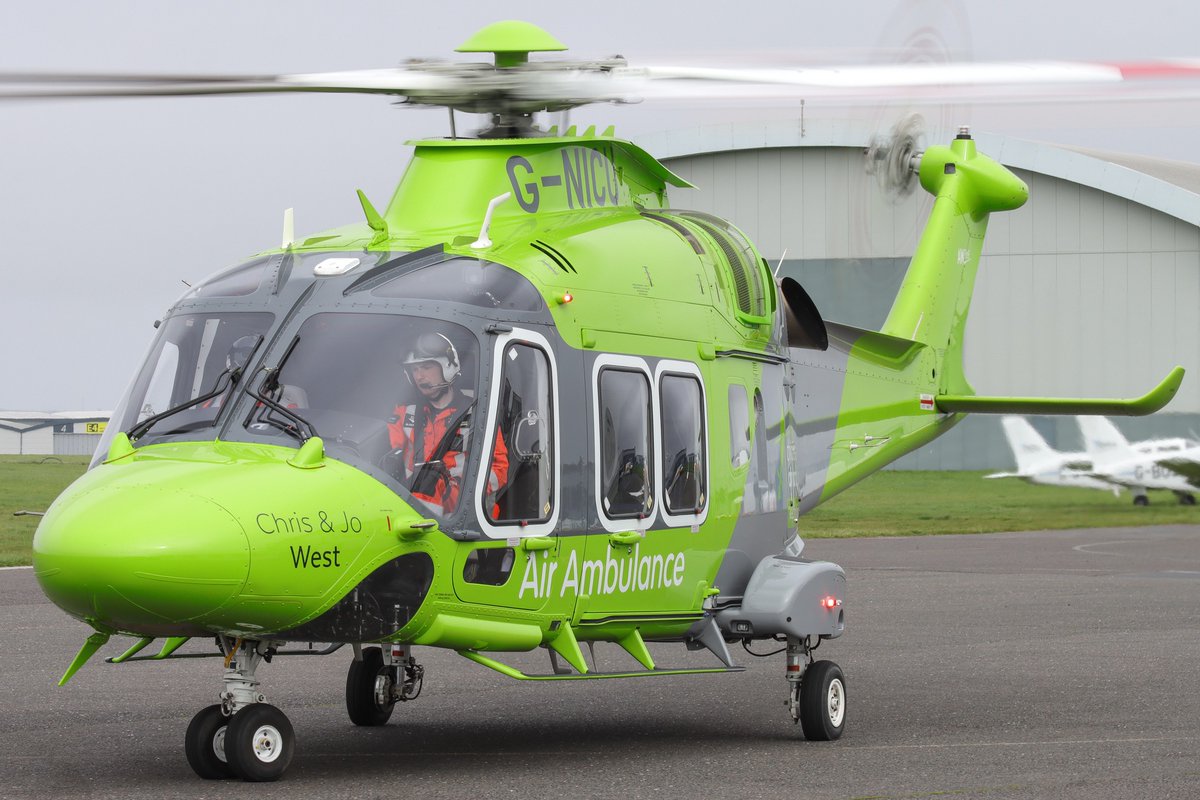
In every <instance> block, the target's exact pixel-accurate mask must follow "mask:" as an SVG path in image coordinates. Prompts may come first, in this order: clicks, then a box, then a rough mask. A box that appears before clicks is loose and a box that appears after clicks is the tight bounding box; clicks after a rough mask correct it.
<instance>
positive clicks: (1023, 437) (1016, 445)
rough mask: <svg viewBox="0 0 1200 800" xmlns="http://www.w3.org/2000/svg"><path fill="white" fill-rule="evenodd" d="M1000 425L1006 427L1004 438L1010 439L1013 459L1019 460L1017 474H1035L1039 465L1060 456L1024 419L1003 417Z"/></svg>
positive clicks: (1009, 444) (1009, 443)
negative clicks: (1035, 469)
mask: <svg viewBox="0 0 1200 800" xmlns="http://www.w3.org/2000/svg"><path fill="white" fill-rule="evenodd" d="M1000 424H1001V425H1003V426H1004V436H1005V438H1006V439H1008V446H1009V448H1010V449H1011V450H1012V452H1013V457H1014V458H1016V459H1017V472H1020V473H1028V472H1033V471H1034V468H1035V467H1036V466H1037V465H1039V464H1044V463H1046V462H1047V461H1049V460H1050V459H1052V458H1053V457H1054V456H1056V455H1058V451H1056V450H1055V449H1054V448H1052V447H1051V446H1050V445H1048V444H1046V440H1045V439H1043V438H1042V435H1041V434H1040V433H1038V432H1037V431H1036V430H1035V429H1034V427H1033V426H1032V425H1030V424H1029V420H1027V419H1025V418H1024V417H1002V418H1001V419H1000Z"/></svg>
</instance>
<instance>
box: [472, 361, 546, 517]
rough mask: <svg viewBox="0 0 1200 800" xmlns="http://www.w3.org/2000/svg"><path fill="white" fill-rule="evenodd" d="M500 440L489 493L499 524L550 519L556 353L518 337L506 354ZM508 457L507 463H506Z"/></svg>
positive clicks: (486, 499) (490, 510)
mask: <svg viewBox="0 0 1200 800" xmlns="http://www.w3.org/2000/svg"><path fill="white" fill-rule="evenodd" d="M501 361H502V364H503V366H502V367H501V370H502V372H501V376H500V385H499V388H498V392H499V403H498V406H497V413H496V426H495V429H494V430H493V436H494V437H495V441H497V442H499V444H498V445H497V446H494V447H493V449H492V457H491V461H490V463H489V467H488V474H487V479H488V483H487V486H486V489H485V491H484V494H483V504H484V513H485V514H486V515H487V518H488V520H489V521H490V522H492V523H494V524H497V525H513V524H524V523H529V522H545V521H547V520H549V519H550V515H551V514H552V513H553V511H554V437H553V432H554V417H553V413H554V412H553V408H554V399H553V396H552V392H553V386H552V384H551V379H550V359H549V358H548V356H547V355H546V353H545V351H543V350H542V349H541V348H540V347H537V346H535V345H533V344H529V343H526V342H520V341H516V342H512V343H510V344H509V345H508V346H507V347H506V348H505V349H504V354H503V355H502V356H501ZM501 461H503V463H501Z"/></svg>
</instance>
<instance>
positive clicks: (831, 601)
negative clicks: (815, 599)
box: [821, 594, 842, 609]
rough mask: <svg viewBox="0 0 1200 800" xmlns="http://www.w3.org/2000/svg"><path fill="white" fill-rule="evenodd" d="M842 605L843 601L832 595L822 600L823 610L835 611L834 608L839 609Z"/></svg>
mask: <svg viewBox="0 0 1200 800" xmlns="http://www.w3.org/2000/svg"><path fill="white" fill-rule="evenodd" d="M841 604H842V601H841V600H838V599H837V598H836V597H834V596H833V595H831V594H827V595H825V597H824V598H823V599H822V600H821V607H822V608H829V609H833V608H837V607H838V606H840V605H841Z"/></svg>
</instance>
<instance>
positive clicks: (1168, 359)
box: [640, 121, 1200, 469]
mask: <svg viewBox="0 0 1200 800" xmlns="http://www.w3.org/2000/svg"><path fill="white" fill-rule="evenodd" d="M870 136H871V132H870V131H868V130H867V129H866V128H865V126H864V127H857V126H856V125H855V124H852V123H844V124H836V123H830V122H826V123H824V124H814V123H813V122H809V123H807V124H802V123H800V122H799V121H777V122H765V123H735V124H726V125H719V126H712V127H705V128H697V129H691V130H682V131H675V132H668V133H662V134H657V135H655V136H651V137H644V138H641V139H640V141H641V143H642V144H643V145H644V146H646V149H647V150H649V151H650V152H651V153H654V154H655V156H657V157H658V158H660V159H662V160H663V161H664V163H665V164H666V165H667V166H668V167H670V168H671V169H672V170H674V171H675V172H676V173H678V174H679V175H680V176H682V177H683V178H685V179H687V180H688V181H690V182H691V183H693V184H695V185H696V187H697V188H696V189H688V190H680V189H676V190H674V191H673V192H672V198H671V201H672V204H673V205H675V206H676V207H679V208H692V209H697V210H700V211H707V212H710V213H713V214H717V215H719V216H722V217H724V218H726V219H729V220H730V221H732V222H733V223H734V224H736V225H738V226H739V227H740V228H741V229H742V230H743V231H744V232H745V233H746V234H747V235H749V236H750V238H751V239H752V240H753V241H754V242H755V243H756V244H757V245H758V247H759V249H760V251H761V253H762V255H763V256H764V257H765V258H767V259H768V261H770V262H771V264H772V265H776V264H779V265H780V272H779V274H780V277H783V276H785V275H790V276H791V277H793V278H795V279H796V280H798V281H799V282H800V283H801V285H803V286H804V288H805V289H806V290H807V291H808V293H809V295H810V296H811V297H812V299H813V301H814V302H815V303H816V305H817V308H818V309H820V311H821V314H822V316H824V317H825V318H826V319H832V320H837V321H838V322H844V323H847V324H850V325H856V326H858V327H863V328H870V329H872V330H878V328H879V326H880V325H881V323H882V322H883V320H884V318H885V316H886V315H887V312H888V309H889V308H890V307H891V302H892V299H893V298H894V297H895V294H896V290H897V289H898V288H899V285H900V280H901V278H902V277H903V274H904V271H905V269H906V268H907V266H908V262H909V259H910V258H911V256H912V253H913V251H914V249H915V247H916V244H917V240H918V237H919V235H920V230H921V227H922V226H923V225H924V222H925V219H926V218H927V216H928V213H929V209H930V206H931V205H932V199H931V198H930V196H929V195H928V194H927V193H926V192H924V191H923V190H922V189H921V188H920V186H919V185H917V186H916V190H915V191H914V192H912V193H911V194H909V195H908V196H906V197H902V198H893V199H889V198H888V197H887V196H886V195H885V193H884V192H883V191H882V190H881V187H880V184H879V182H878V181H877V179H876V178H875V177H874V176H872V175H869V174H867V173H866V169H865V165H866V159H865V157H864V148H865V147H866V145H867V144H868V142H869V141H870ZM945 138H946V141H947V142H948V141H949V139H950V138H952V134H951V135H949V136H946V137H945ZM975 139H976V142H977V145H978V147H979V150H980V151H981V152H983V153H986V154H988V155H989V156H991V157H992V158H995V159H996V160H998V161H1000V162H1001V163H1002V164H1004V165H1005V166H1007V167H1009V168H1010V169H1012V170H1013V171H1014V172H1016V174H1017V175H1019V176H1020V177H1021V178H1022V179H1023V180H1024V181H1025V182H1026V183H1027V184H1028V185H1029V189H1030V199H1029V202H1028V203H1026V204H1025V206H1024V207H1022V208H1020V209H1018V210H1016V211H1011V212H1006V213H1002V214H994V215H993V216H992V218H991V222H990V224H989V230H988V235H987V239H986V240H985V243H984V248H983V258H982V261H981V264H980V269H979V276H978V279H977V282H976V290H975V295H974V300H973V302H972V306H971V313H970V317H969V318H968V324H967V335H966V371H967V376H968V378H969V379H970V380H971V382H972V384H973V385H974V386H975V389H976V391H977V392H979V393H980V394H998V395H1040V396H1082V397H1137V396H1140V395H1142V394H1144V393H1145V392H1147V391H1148V390H1149V389H1150V388H1152V387H1153V386H1155V385H1156V384H1157V383H1158V382H1159V381H1160V380H1161V379H1162V378H1163V377H1164V376H1166V374H1167V373H1168V372H1169V371H1170V370H1171V368H1172V367H1174V366H1176V365H1182V366H1183V367H1184V368H1186V369H1187V370H1188V375H1187V376H1186V377H1185V378H1184V382H1183V386H1182V388H1181V390H1180V392H1179V394H1178V395H1177V396H1176V398H1175V399H1174V400H1173V401H1172V402H1171V404H1170V405H1169V406H1167V408H1166V409H1165V410H1164V411H1162V412H1159V413H1158V414H1155V415H1153V416H1150V417H1136V418H1118V419H1116V420H1115V421H1116V423H1117V425H1118V427H1120V428H1121V429H1122V430H1123V431H1124V432H1125V433H1126V435H1127V436H1128V437H1129V438H1130V439H1131V440H1138V439H1144V438H1150V437H1152V436H1187V435H1189V431H1200V227H1198V226H1200V165H1194V164H1182V163H1175V162H1167V161H1160V160H1156V159H1149V158H1140V157H1128V156H1116V155H1111V154H1099V153H1091V152H1081V151H1072V150H1066V149H1063V148H1060V147H1057V146H1052V145H1046V144H1038V143H1033V142H1028V141H1022V140H1017V139H1012V138H1005V137H998V136H989V135H986V134H975ZM933 141H934V142H937V141H940V140H938V139H934V140H933ZM780 262H782V263H781V264H780ZM1033 422H1034V424H1035V425H1036V426H1037V427H1038V428H1039V429H1040V430H1041V431H1042V432H1043V433H1044V434H1045V435H1046V438H1047V441H1048V442H1049V443H1050V444H1051V445H1052V446H1055V447H1057V448H1059V449H1064V450H1078V449H1081V448H1082V443H1081V441H1080V437H1079V432H1078V428H1077V426H1076V424H1075V421H1074V419H1073V418H1070V417H1042V418H1034V419H1033ZM1012 464H1013V459H1012V455H1011V454H1010V452H1009V450H1008V447H1007V445H1006V443H1005V440H1004V436H1003V433H1002V429H1001V427H1000V424H999V421H998V418H997V417H996V416H994V415H973V416H971V417H969V418H968V419H967V420H966V421H964V422H963V423H962V424H960V425H959V426H958V427H957V428H955V429H954V430H953V431H951V432H950V433H949V434H947V435H946V436H944V437H942V438H941V439H939V440H937V441H935V442H934V443H932V444H931V445H928V446H927V447H925V448H922V449H921V450H919V451H917V452H915V453H912V454H910V455H908V456H905V457H904V458H903V459H901V460H900V461H899V462H897V464H896V466H897V468H901V469H992V468H1007V467H1011V466H1012Z"/></svg>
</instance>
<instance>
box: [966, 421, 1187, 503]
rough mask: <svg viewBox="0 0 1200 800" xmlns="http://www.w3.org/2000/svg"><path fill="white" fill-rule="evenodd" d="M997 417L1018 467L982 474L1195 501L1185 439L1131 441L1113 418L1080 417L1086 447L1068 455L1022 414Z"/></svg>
mask: <svg viewBox="0 0 1200 800" xmlns="http://www.w3.org/2000/svg"><path fill="white" fill-rule="evenodd" d="M1000 421H1001V424H1003V426H1004V435H1005V438H1006V439H1007V440H1008V446H1009V448H1010V449H1011V450H1012V452H1013V456H1014V457H1015V458H1016V460H1017V471H1016V472H995V473H992V474H991V475H984V477H985V478H1022V479H1024V480H1026V481H1028V482H1029V483H1036V484H1041V485H1045V486H1076V487H1079V488H1085V489H1104V490H1106V491H1111V492H1112V493H1113V494H1115V495H1119V494H1120V492H1121V490H1122V489H1129V490H1130V491H1131V492H1132V493H1133V503H1134V505H1139V506H1144V505H1149V504H1150V499H1149V497H1148V496H1147V495H1146V490H1147V489H1167V490H1170V491H1172V492H1174V493H1175V495H1176V496H1177V497H1178V498H1179V502H1180V503H1181V504H1183V505H1194V504H1195V502H1196V499H1195V496H1194V495H1193V494H1192V492H1193V490H1195V489H1198V488H1200V445H1197V444H1196V443H1195V442H1192V441H1189V440H1188V439H1183V438H1171V439H1151V440H1147V441H1143V442H1136V443H1134V444H1130V443H1129V441H1128V440H1127V439H1126V438H1125V437H1124V436H1123V435H1122V434H1121V432H1120V430H1118V429H1117V426H1116V425H1114V424H1113V423H1112V421H1110V420H1108V419H1106V418H1104V417H1101V416H1083V415H1081V416H1079V417H1077V421H1078V423H1079V431H1080V433H1081V435H1082V436H1083V441H1084V445H1085V448H1086V449H1085V451H1083V452H1071V453H1068V452H1060V451H1058V450H1055V449H1054V448H1052V447H1050V445H1049V444H1047V443H1046V440H1045V439H1043V438H1042V436H1041V434H1039V433H1038V432H1037V431H1036V430H1035V429H1034V427H1033V425H1031V424H1030V423H1029V421H1028V420H1027V419H1025V418H1024V417H1014V416H1006V417H1003V418H1001V420H1000Z"/></svg>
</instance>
